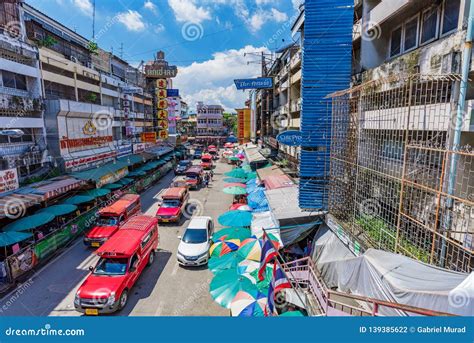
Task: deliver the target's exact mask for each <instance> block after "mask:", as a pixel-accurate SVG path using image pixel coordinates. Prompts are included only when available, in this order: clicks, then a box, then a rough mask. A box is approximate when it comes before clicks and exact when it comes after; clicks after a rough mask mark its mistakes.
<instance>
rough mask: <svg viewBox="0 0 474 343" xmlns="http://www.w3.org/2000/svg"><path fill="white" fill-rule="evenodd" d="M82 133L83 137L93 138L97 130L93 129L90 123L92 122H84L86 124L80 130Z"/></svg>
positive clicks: (92, 124)
mask: <svg viewBox="0 0 474 343" xmlns="http://www.w3.org/2000/svg"><path fill="white" fill-rule="evenodd" d="M82 132H83V133H84V134H85V135H88V136H93V135H95V134H96V133H97V128H96V127H95V125H94V123H93V122H92V120H88V121H87V122H86V124H85V125H84V127H83V128H82Z"/></svg>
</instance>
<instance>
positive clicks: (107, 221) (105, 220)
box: [97, 217, 118, 226]
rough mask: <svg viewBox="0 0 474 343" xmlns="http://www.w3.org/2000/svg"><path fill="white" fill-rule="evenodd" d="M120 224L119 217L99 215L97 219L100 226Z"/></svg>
mask: <svg viewBox="0 0 474 343" xmlns="http://www.w3.org/2000/svg"><path fill="white" fill-rule="evenodd" d="M117 224H118V218H116V217H99V219H98V220H97V225H98V226H114V225H117Z"/></svg>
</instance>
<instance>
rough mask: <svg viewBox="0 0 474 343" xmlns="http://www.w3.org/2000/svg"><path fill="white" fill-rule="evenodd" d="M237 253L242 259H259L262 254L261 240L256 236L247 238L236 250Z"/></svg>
mask: <svg viewBox="0 0 474 343" xmlns="http://www.w3.org/2000/svg"><path fill="white" fill-rule="evenodd" d="M237 254H238V255H240V256H241V257H242V259H243V260H244V259H245V260H252V261H257V262H259V261H260V257H261V256H262V241H261V240H259V239H257V238H247V239H246V240H244V241H243V242H242V243H241V244H240V247H239V250H238V251H237Z"/></svg>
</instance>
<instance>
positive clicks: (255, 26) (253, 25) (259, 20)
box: [248, 8, 288, 32]
mask: <svg viewBox="0 0 474 343" xmlns="http://www.w3.org/2000/svg"><path fill="white" fill-rule="evenodd" d="M286 20H288V15H287V14H286V13H283V12H280V11H279V10H277V9H276V8H272V9H271V10H269V11H264V10H259V11H257V12H255V13H254V14H253V15H252V16H251V17H250V19H249V20H248V23H249V25H250V30H251V31H252V32H256V31H258V30H260V29H261V28H262V26H263V25H264V24H265V23H267V22H269V21H275V22H277V23H281V22H284V21H286Z"/></svg>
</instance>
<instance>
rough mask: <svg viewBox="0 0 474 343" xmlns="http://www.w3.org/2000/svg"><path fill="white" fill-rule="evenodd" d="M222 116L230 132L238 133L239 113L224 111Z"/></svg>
mask: <svg viewBox="0 0 474 343" xmlns="http://www.w3.org/2000/svg"><path fill="white" fill-rule="evenodd" d="M222 117H223V120H224V126H225V127H226V128H227V129H228V130H229V133H231V132H232V133H234V135H235V134H237V115H236V114H235V113H227V112H224V113H223V115H222Z"/></svg>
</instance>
